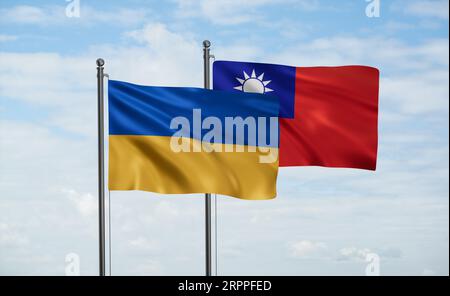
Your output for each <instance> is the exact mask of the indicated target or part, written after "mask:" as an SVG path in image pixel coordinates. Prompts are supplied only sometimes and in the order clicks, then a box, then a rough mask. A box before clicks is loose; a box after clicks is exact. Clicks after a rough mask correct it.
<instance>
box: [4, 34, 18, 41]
mask: <svg viewBox="0 0 450 296" xmlns="http://www.w3.org/2000/svg"><path fill="white" fill-rule="evenodd" d="M18 38H19V37H17V36H15V35H5V34H0V42H8V41H15V40H17V39H18Z"/></svg>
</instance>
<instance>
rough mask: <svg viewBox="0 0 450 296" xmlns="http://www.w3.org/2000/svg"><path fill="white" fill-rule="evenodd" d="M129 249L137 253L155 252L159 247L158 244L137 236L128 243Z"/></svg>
mask: <svg viewBox="0 0 450 296" xmlns="http://www.w3.org/2000/svg"><path fill="white" fill-rule="evenodd" d="M129 246H130V248H132V249H134V250H139V251H150V252H151V251H157V250H159V249H160V245H159V243H158V242H156V241H154V240H149V239H147V238H145V237H143V236H139V237H138V238H136V239H132V240H130V241H129Z"/></svg>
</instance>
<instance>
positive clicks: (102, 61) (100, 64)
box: [96, 58, 105, 67]
mask: <svg viewBox="0 0 450 296" xmlns="http://www.w3.org/2000/svg"><path fill="white" fill-rule="evenodd" d="M96 63H97V66H98V67H103V65H104V64H105V61H104V60H103V59H102V58H100V59H97V61H96Z"/></svg>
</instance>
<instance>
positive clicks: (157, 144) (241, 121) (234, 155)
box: [108, 80, 279, 199]
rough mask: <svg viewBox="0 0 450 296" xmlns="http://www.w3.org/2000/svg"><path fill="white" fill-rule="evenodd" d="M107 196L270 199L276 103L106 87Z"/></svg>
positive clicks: (252, 97)
mask: <svg viewBox="0 0 450 296" xmlns="http://www.w3.org/2000/svg"><path fill="white" fill-rule="evenodd" d="M108 93H109V99H108V103H109V104H108V110H109V180H108V183H109V189H110V190H143V191H151V192H157V193H164V194H187V193H205V192H207V193H217V194H223V195H229V196H234V197H238V198H243V199H271V198H274V197H275V196H276V178H277V173H278V145H279V139H278V112H279V101H278V98H277V97H274V96H267V95H261V94H254V93H231V92H225V91H214V90H206V89H201V88H184V87H153V86H140V85H135V84H130V83H126V82H121V81H114V80H110V81H109V85H108Z"/></svg>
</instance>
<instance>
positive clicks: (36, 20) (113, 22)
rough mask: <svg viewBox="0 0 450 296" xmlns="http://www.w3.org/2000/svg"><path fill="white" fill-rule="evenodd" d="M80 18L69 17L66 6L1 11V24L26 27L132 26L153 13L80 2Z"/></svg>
mask: <svg viewBox="0 0 450 296" xmlns="http://www.w3.org/2000/svg"><path fill="white" fill-rule="evenodd" d="M80 3H81V6H80V17H71V18H69V17H67V16H66V7H65V6H62V5H60V6H57V5H53V6H31V5H17V6H12V7H8V8H2V9H0V22H7V23H16V24H24V25H44V26H46V25H55V24H57V25H64V24H67V25H70V24H73V23H76V24H84V25H91V24H94V23H105V24H108V25H109V26H117V25H120V26H130V25H136V24H139V23H142V22H144V21H145V20H146V19H147V18H148V17H149V15H150V14H151V12H150V11H149V10H148V9H146V8H142V9H129V8H121V9H117V10H114V11H112V10H104V9H98V8H94V7H91V6H88V5H83V1H81V2H80Z"/></svg>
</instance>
